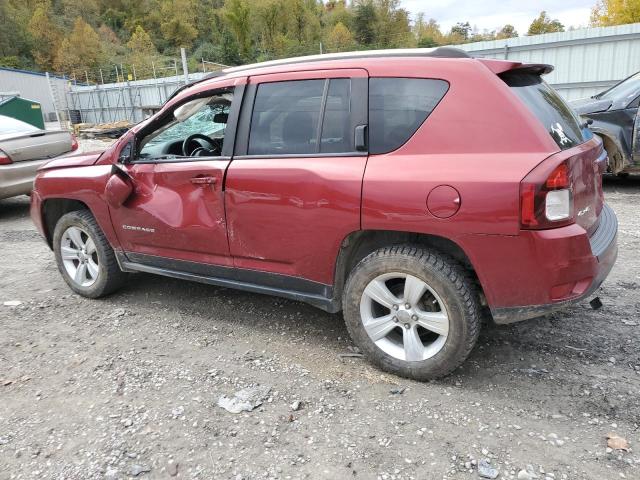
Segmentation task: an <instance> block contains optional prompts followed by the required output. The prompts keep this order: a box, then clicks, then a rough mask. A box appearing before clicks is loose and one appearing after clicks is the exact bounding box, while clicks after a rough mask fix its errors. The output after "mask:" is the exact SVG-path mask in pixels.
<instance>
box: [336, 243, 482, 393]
mask: <svg viewBox="0 0 640 480" xmlns="http://www.w3.org/2000/svg"><path fill="white" fill-rule="evenodd" d="M403 278H404V280H403ZM423 284H424V285H423ZM382 286H384V287H386V292H390V293H391V294H392V297H388V295H387V293H386V292H385V289H384V288H382ZM425 286H426V288H425ZM420 292H424V293H420ZM392 298H393V299H396V300H398V302H399V303H396V300H392ZM416 298H417V300H416ZM383 304H387V305H386V306H385V305H383ZM389 304H391V306H389ZM342 306H343V314H344V318H345V322H346V325H347V329H348V331H349V334H350V335H351V338H352V339H353V341H354V342H355V343H356V345H357V346H358V347H359V348H360V350H361V351H362V353H363V354H364V355H365V357H367V358H368V359H369V360H370V361H371V362H372V363H374V364H375V365H377V366H378V367H380V368H381V369H382V370H385V371H387V372H390V373H394V374H396V375H400V376H403V377H408V378H412V379H415V380H421V381H424V380H432V379H436V378H440V377H443V376H445V375H448V374H449V373H451V372H452V371H453V370H455V369H456V368H458V367H459V366H460V365H461V364H462V363H463V362H464V361H465V360H466V358H467V357H468V356H469V354H470V353H471V350H472V349H473V347H474V345H475V343H476V341H477V339H478V334H479V333H480V325H481V313H480V306H479V303H478V295H477V292H476V287H475V285H474V282H473V281H472V280H471V279H470V278H469V276H468V274H467V273H466V271H465V270H464V269H463V268H462V266H461V265H459V264H458V263H457V262H455V261H454V260H453V259H452V258H450V257H449V256H447V255H444V254H442V253H440V252H437V251H435V250H431V249H427V248H423V247H415V246H391V247H385V248H381V249H379V250H376V251H375V252H373V253H371V254H370V255H368V256H367V257H365V258H364V259H363V260H362V261H360V263H358V264H357V265H356V267H355V268H354V269H353V270H352V272H351V274H350V275H349V278H348V280H347V283H346V286H345V289H344V293H343V302H342ZM409 307H410V308H409ZM389 318H390V319H391V320H392V321H393V323H392V322H391V321H390V320H389ZM425 325H426V326H428V327H429V329H427V328H425ZM387 330H388V333H385V332H387ZM383 335H384V336H383ZM374 339H377V340H374ZM416 340H417V341H416ZM418 341H419V342H420V344H422V347H423V348H422V349H421V347H420V345H419V343H418Z"/></svg>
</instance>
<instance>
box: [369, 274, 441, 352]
mask: <svg viewBox="0 0 640 480" xmlns="http://www.w3.org/2000/svg"><path fill="white" fill-rule="evenodd" d="M360 317H361V319H362V325H363V326H364V329H365V331H366V332H367V334H368V335H369V337H370V338H371V340H372V341H373V342H374V343H375V344H376V346H377V347H378V348H380V349H381V350H382V351H384V352H385V353H386V354H388V355H391V356H392V357H394V358H396V359H398V360H404V361H408V362H420V361H423V360H426V359H428V358H431V357H433V356H434V355H436V354H437V353H438V352H439V351H440V350H442V348H443V347H444V344H445V342H446V340H447V335H448V334H449V316H448V314H447V309H446V306H445V304H444V302H443V301H442V300H441V299H440V297H439V296H438V294H437V293H436V292H435V291H434V290H433V289H432V288H431V287H430V286H429V285H428V284H427V283H426V282H425V281H424V280H422V279H420V278H418V277H415V276H413V275H410V274H407V273H402V272H391V273H385V274H383V275H379V276H378V277H376V278H374V279H373V280H371V281H370V282H369V284H368V285H367V286H366V288H365V289H364V291H363V293H362V298H361V300H360Z"/></svg>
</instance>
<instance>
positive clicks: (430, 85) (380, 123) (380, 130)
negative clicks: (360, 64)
mask: <svg viewBox="0 0 640 480" xmlns="http://www.w3.org/2000/svg"><path fill="white" fill-rule="evenodd" d="M448 89H449V84H448V83H447V82H445V81H444V80H434V79H424V78H371V79H370V80H369V153H372V154H379V153H388V152H391V151H393V150H396V149H397V148H399V147H401V146H402V145H404V144H405V143H406V142H407V140H409V138H411V136H412V135H413V134H414V133H415V132H416V130H418V128H419V127H420V125H422V123H423V122H424V121H425V120H426V119H427V117H428V116H429V115H430V114H431V112H433V110H434V109H435V107H436V105H438V103H439V102H440V100H442V97H444V95H445V94H446V93H447V90H448Z"/></svg>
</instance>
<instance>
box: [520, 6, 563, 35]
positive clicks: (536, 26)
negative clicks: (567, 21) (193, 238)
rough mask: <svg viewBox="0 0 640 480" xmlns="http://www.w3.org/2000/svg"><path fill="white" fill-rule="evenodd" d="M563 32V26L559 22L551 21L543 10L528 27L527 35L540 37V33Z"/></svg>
mask: <svg viewBox="0 0 640 480" xmlns="http://www.w3.org/2000/svg"><path fill="white" fill-rule="evenodd" d="M553 32H564V25H562V23H560V21H559V20H555V19H552V18H551V17H549V15H547V12H545V11H544V10H543V11H542V12H540V15H539V16H538V18H536V19H535V20H534V21H533V22H531V25H530V26H529V31H528V32H527V35H540V34H541V33H553Z"/></svg>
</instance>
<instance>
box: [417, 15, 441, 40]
mask: <svg viewBox="0 0 640 480" xmlns="http://www.w3.org/2000/svg"><path fill="white" fill-rule="evenodd" d="M413 31H414V34H415V37H416V40H417V45H418V47H420V48H426V47H436V46H438V45H443V44H444V35H442V31H440V25H438V22H436V21H435V19H433V18H430V19H429V20H426V21H425V17H424V14H422V13H420V14H418V16H417V17H416V21H415V23H414V26H413Z"/></svg>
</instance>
